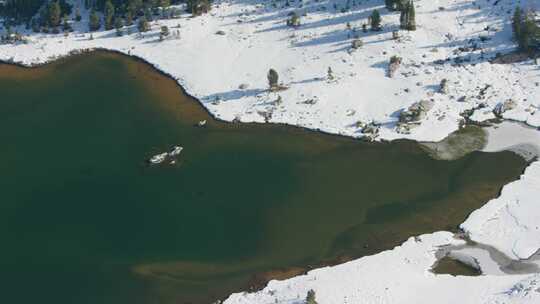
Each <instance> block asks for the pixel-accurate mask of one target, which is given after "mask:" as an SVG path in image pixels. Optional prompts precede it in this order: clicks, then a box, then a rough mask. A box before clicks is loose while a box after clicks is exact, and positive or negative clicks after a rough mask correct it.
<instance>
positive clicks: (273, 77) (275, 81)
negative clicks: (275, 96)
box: [267, 69, 279, 89]
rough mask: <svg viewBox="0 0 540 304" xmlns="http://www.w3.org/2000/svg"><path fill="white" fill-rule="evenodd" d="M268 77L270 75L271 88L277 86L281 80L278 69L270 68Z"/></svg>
mask: <svg viewBox="0 0 540 304" xmlns="http://www.w3.org/2000/svg"><path fill="white" fill-rule="evenodd" d="M267 77H268V85H269V86H270V89H273V88H275V87H277V85H278V80H279V75H278V73H277V72H276V70H274V69H270V70H269V71H268V75H267Z"/></svg>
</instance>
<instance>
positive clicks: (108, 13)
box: [105, 0, 114, 30]
mask: <svg viewBox="0 0 540 304" xmlns="http://www.w3.org/2000/svg"><path fill="white" fill-rule="evenodd" d="M113 21H114V5H113V4H112V3H111V1H110V0H107V2H105V29H106V30H110V29H112V28H113Z"/></svg>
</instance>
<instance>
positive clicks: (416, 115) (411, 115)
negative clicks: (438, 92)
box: [399, 100, 434, 124]
mask: <svg viewBox="0 0 540 304" xmlns="http://www.w3.org/2000/svg"><path fill="white" fill-rule="evenodd" d="M433 105H434V102H433V101H431V100H422V101H420V102H415V103H413V104H412V105H411V106H410V107H409V108H408V109H407V110H404V111H401V113H400V114H399V122H400V124H407V123H411V122H417V121H419V120H422V119H423V118H424V117H426V114H427V112H429V111H430V110H431V109H432V108H433Z"/></svg>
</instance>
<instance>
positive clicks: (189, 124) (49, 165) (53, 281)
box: [0, 53, 526, 304]
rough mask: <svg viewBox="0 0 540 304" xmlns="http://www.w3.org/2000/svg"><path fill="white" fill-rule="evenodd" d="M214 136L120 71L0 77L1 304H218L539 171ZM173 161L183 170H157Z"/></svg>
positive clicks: (17, 72) (3, 71)
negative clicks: (176, 149) (159, 156)
mask: <svg viewBox="0 0 540 304" xmlns="http://www.w3.org/2000/svg"><path fill="white" fill-rule="evenodd" d="M201 119H209V118H208V116H207V114H206V113H205V112H204V111H203V110H202V109H201V107H200V106H199V105H198V104H197V103H196V102H193V101H192V100H191V99H189V98H187V97H186V96H184V95H183V94H181V92H180V89H179V88H178V87H177V86H176V85H175V83H174V82H173V81H172V80H170V79H167V78H165V77H163V76H162V75H159V74H158V73H156V72H155V71H153V70H152V69H151V68H150V67H148V66H147V65H145V64H142V63H139V62H136V61H134V60H131V59H129V58H126V57H121V56H119V55H113V54H106V53H95V54H92V55H87V56H80V57H73V58H71V59H68V60H65V61H63V62H60V63H55V64H52V65H48V66H46V67H42V68H39V69H33V70H28V69H21V68H16V67H12V66H0V140H1V142H2V149H1V150H0V151H1V152H0V190H1V192H0V197H1V199H0V240H1V241H2V246H1V247H0V248H1V249H0V286H1V289H2V291H1V292H0V302H1V303H33V304H34V303H55V304H58V303H77V304H84V303H101V304H108V303H111V304H112V303H114V304H123V303H129V304H136V303H185V302H192V303H193V302H196V303H207V302H210V301H211V300H214V299H216V298H217V297H223V296H224V295H226V294H228V293H229V292H231V291H240V290H242V289H246V288H248V287H249V283H248V282H250V280H251V282H252V283H253V282H261V281H264V280H265V279H267V278H268V277H272V276H273V275H276V273H277V272H272V271H273V270H276V269H281V270H284V271H285V272H287V271H286V270H287V269H288V268H289V267H294V266H297V267H305V266H309V265H317V264H318V263H320V262H321V261H335V260H336V259H337V258H339V257H345V258H350V257H358V256H362V255H365V254H371V253H374V252H377V251H380V250H383V249H389V248H392V247H393V246H395V245H397V244H399V243H400V242H401V241H403V240H405V239H406V238H407V237H408V236H410V235H414V234H419V233H428V232H432V231H435V230H441V229H454V228H455V227H456V225H458V224H459V223H460V222H461V221H463V219H464V218H465V217H466V216H467V214H468V213H469V212H471V211H472V210H474V209H476V208H478V207H479V206H481V205H482V204H483V203H485V202H486V201H487V200H489V199H490V198H492V197H495V196H497V194H498V191H499V190H500V188H501V186H503V185H504V184H505V183H508V182H509V181H511V180H514V179H516V178H517V177H518V175H519V174H520V173H521V172H522V170H523V168H524V167H525V165H526V164H525V162H524V161H523V160H521V159H520V158H518V157H517V156H515V155H514V154H511V153H497V154H483V153H473V154H471V155H468V156H466V157H464V158H462V159H460V160H457V161H452V162H446V161H436V160H433V159H431V158H429V157H428V156H427V154H425V153H424V152H422V150H421V149H420V148H419V147H418V146H417V145H416V144H414V143H411V142H396V143H391V144H366V143H361V142H359V141H355V140H351V139H346V138H340V137H334V136H328V135H321V134H317V133H314V132H307V131H303V130H300V129H296V128H291V127H284V126H261V125H237V124H236V125H235V124H223V123H219V122H215V121H210V122H209V125H208V127H207V128H204V129H202V128H195V127H193V125H194V124H195V123H196V122H197V121H199V120H201ZM175 144H181V145H183V146H184V148H185V150H184V152H183V153H182V155H181V157H180V162H179V163H178V164H177V165H175V166H159V167H148V166H147V165H145V163H144V160H145V159H146V158H147V157H149V156H150V155H152V154H154V153H156V152H159V151H162V150H167V149H169V148H170V147H171V146H172V145H175ZM256 274H257V276H255V275H256Z"/></svg>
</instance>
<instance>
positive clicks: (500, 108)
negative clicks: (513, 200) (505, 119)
mask: <svg viewBox="0 0 540 304" xmlns="http://www.w3.org/2000/svg"><path fill="white" fill-rule="evenodd" d="M516 107H517V102H515V101H514V100H513V99H508V100H507V101H505V102H501V103H499V104H498V105H497V106H495V108H494V109H493V114H495V116H497V117H502V115H503V114H504V113H505V112H507V111H510V110H513V109H515V108H516Z"/></svg>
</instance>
